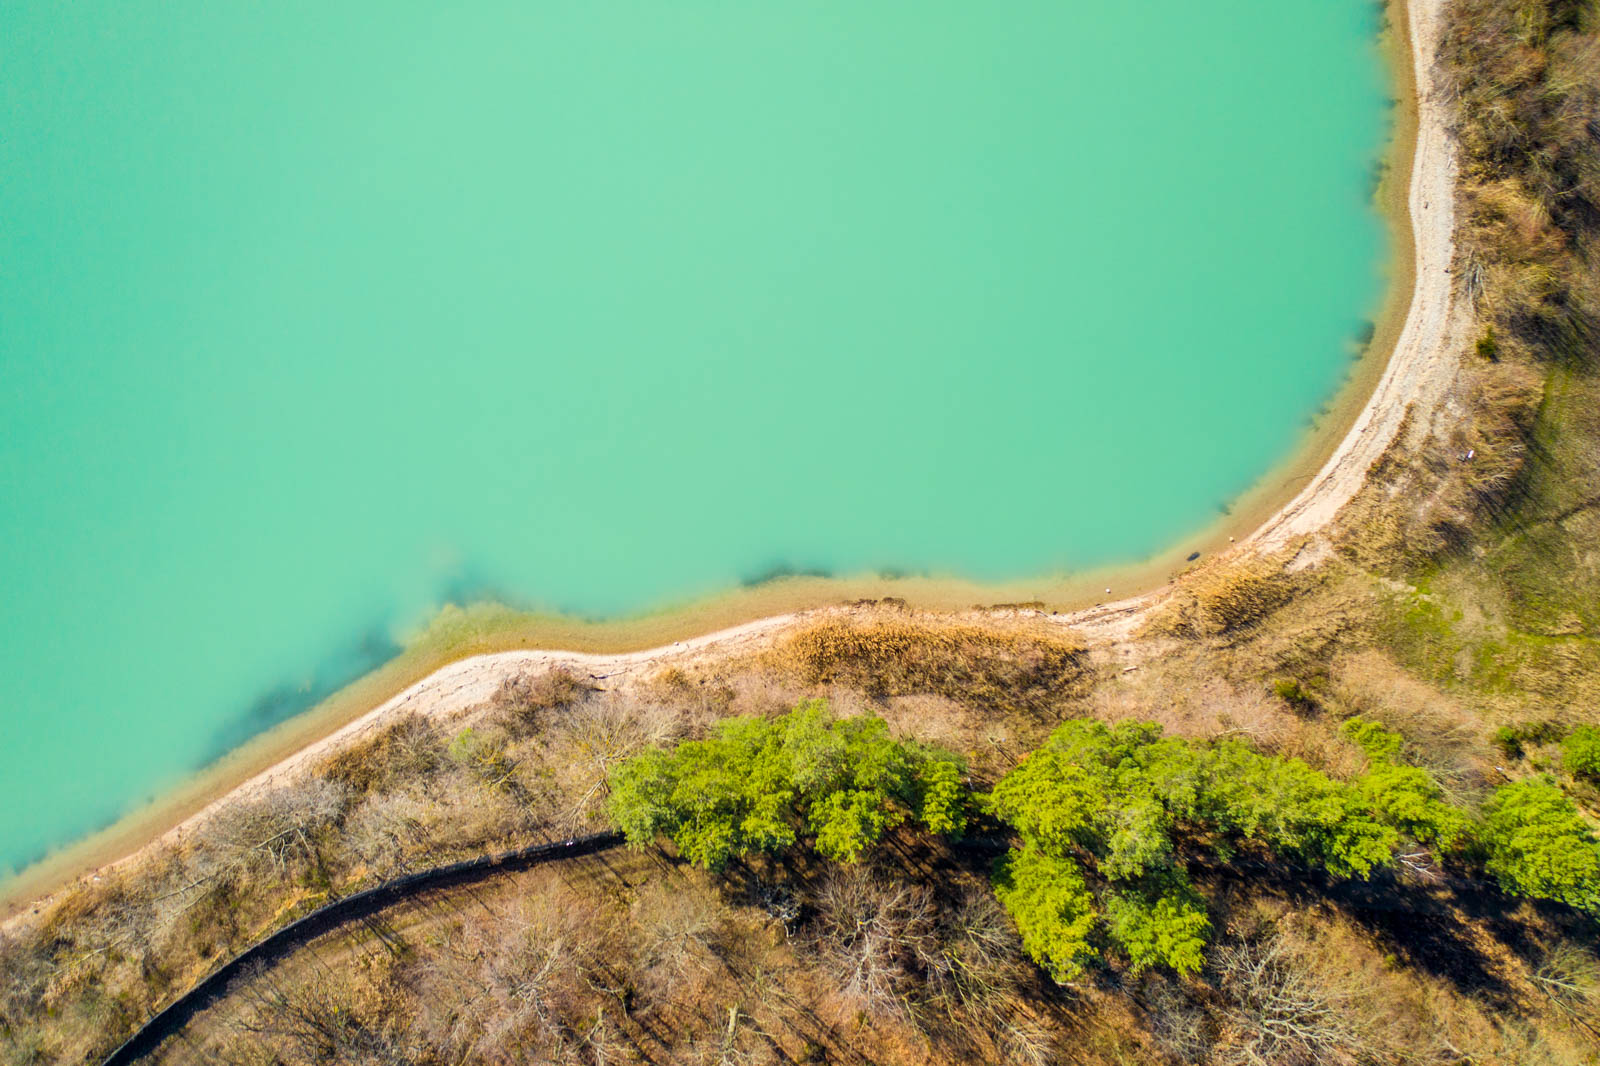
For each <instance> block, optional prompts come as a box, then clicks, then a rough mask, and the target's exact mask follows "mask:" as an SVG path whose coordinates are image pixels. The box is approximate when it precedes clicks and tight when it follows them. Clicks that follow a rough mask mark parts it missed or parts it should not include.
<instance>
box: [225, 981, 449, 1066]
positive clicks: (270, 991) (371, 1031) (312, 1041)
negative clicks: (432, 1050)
mask: <svg viewBox="0 0 1600 1066" xmlns="http://www.w3.org/2000/svg"><path fill="white" fill-rule="evenodd" d="M243 998H244V1002H245V1003H246V1005H247V1007H248V1009H247V1012H246V1013H245V1015H244V1016H243V1017H241V1018H240V1019H238V1020H237V1021H236V1022H235V1025H236V1026H237V1028H238V1029H239V1031H240V1032H242V1033H244V1034H247V1035H249V1036H251V1037H255V1038H258V1039H261V1040H265V1041H269V1042H271V1043H272V1044H273V1045H275V1047H276V1048H277V1049H278V1050H279V1051H280V1053H281V1054H283V1055H284V1057H286V1058H288V1059H289V1061H291V1062H296V1061H298V1062H306V1063H324V1062H339V1063H351V1064H356V1066H410V1064H413V1063H416V1062H417V1061H418V1060H419V1058H420V1057H421V1056H420V1055H419V1053H418V1049H417V1047H416V1046H415V1044H414V1043H413V1042H411V1041H410V1040H408V1039H406V1037H405V1034H403V1033H395V1032H392V1031H391V1029H390V1027H387V1026H382V1025H378V1024H374V1022H373V1021H372V1020H371V1019H369V1018H367V1017H366V1016H365V1015H364V1013H363V1012H361V1011H358V1010H355V1009H353V1008H352V1006H351V1004H350V999H351V996H350V990H349V989H347V988H343V987H340V986H339V984H338V983H337V982H336V981H334V980H331V979H329V978H327V977H325V976H323V975H322V974H321V973H308V974H307V975H305V976H304V977H303V978H301V979H299V980H297V981H296V982H295V983H294V984H292V985H291V984H287V983H284V982H281V981H279V980H278V979H277V978H276V977H275V976H274V975H273V974H271V973H261V974H257V975H256V976H255V977H254V978H253V979H252V980H251V981H250V982H249V983H248V984H247V985H246V987H245V990H244V993H243Z"/></svg>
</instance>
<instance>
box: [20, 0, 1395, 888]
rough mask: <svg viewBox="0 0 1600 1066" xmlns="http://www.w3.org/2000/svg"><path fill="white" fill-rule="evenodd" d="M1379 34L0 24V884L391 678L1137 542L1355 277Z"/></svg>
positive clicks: (1368, 215)
mask: <svg viewBox="0 0 1600 1066" xmlns="http://www.w3.org/2000/svg"><path fill="white" fill-rule="evenodd" d="M1375 20H1376V16H1375V15H1374V11H1373V8H1372V7H1371V6H1370V5H1368V4H1367V3H1364V2H1362V3H1358V2H1347V0H1339V2H1330V0H1315V2H1313V0H1292V2H1285V0H1276V2H1269V0H1236V2H1233V3H1229V4H1226V5H1222V6H1220V7H1219V6H1216V5H1212V6H1210V7H1204V6H1201V5H1193V4H1181V3H1177V2H1174V0H1146V2H1143V3H1139V4H1134V5H1123V6H1120V7H1114V8H1105V9H1094V10H1089V9H1083V8H1082V7H1081V6H1067V5H1056V4H1046V3H1042V2H1029V3H1005V4H1001V5H998V6H996V5H990V6H988V7H978V6H973V5H961V4H956V3H946V2H943V0H938V2H934V3H926V2H924V3H918V4H912V3H909V2H896V3H883V4H873V5H866V6H862V5H855V6H853V7H842V6H836V5H835V6H826V5H795V4H767V5H732V4H719V3H710V2H702V0H691V2H689V3H682V4H674V5H662V4H647V3H617V2H611V0H601V2H597V3H593V4H587V5H579V6H570V5H553V4H530V5H512V4H499V3H485V4H480V5H475V6H473V8H472V10H471V11H468V12H462V11H450V12H445V11H442V10H435V9H432V8H427V7H423V6H421V5H410V4H398V5H397V4H385V5H381V6H380V5H376V4H365V3H351V4H345V5H335V6H334V7H332V8H330V7H328V6H327V5H316V6H313V5H310V4H304V3H294V2H290V3H284V4H276V5H271V6H267V7H255V6H241V5H202V4H198V3H177V4H168V5H159V6H158V5H154V4H146V3H131V4H125V5H119V6H115V7H112V6H105V7H102V8H97V7H93V6H87V7H86V6H82V5H78V6H64V5H59V4H44V3H31V2H28V3H19V4H11V5H7V6H6V8H5V9H4V10H0V34H3V35H4V38H5V39H6V40H7V41H8V42H9V43H10V45H11V47H10V48H9V49H8V57H7V64H6V68H5V70H4V72H3V73H0V128H3V129H4V130H5V131H6V135H5V137H4V138H3V139H0V385H3V388H0V425H3V429H0V499H3V500H4V506H3V507H0V533H3V543H4V545H5V548H6V551H5V553H4V556H3V558H0V572H3V574H4V579H5V587H6V593H5V595H4V596H3V597H0V636H3V638H4V639H3V640H0V725H3V726H4V727H5V728H6V730H7V732H8V734H9V736H10V737H11V740H12V742H11V743H10V744H8V745H6V747H5V749H4V750H3V751H0V790H3V796H0V798H3V800H4V803H3V804H0V868H4V867H8V866H9V867H13V868H14V867H16V866H18V865H21V864H23V863H25V862H27V861H30V860H32V859H34V858H36V857H38V856H39V855H40V854H42V853H43V852H44V851H45V850H46V849H48V848H50V847H53V846H56V845H59V844H62V843H64V842H67V841H70V840H72V839H74V838H77V837H79V836H81V835H82V834H84V833H85V832H87V831H88V830H90V829H92V828H94V827H95V826H97V825H99V824H103V823H104V822H105V821H107V820H108V819H110V818H113V817H115V816H116V815H117V814H118V813H119V812H121V811H123V810H126V809H127V808H128V807H129V806H130V805H132V804H134V803H136V802H138V801H140V800H143V799H145V798H147V797H148V796H150V795H151V794H153V793H155V792H158V791H160V790H163V789H165V788H168V787H170V786H171V784H172V783H173V782H174V781H176V780H178V779H179V778H180V777H181V776H182V775H183V774H185V773H186V772H188V771H190V770H192V769H194V768H195V767H196V766H197V765H199V764H201V763H203V762H205V761H206V760H208V759H210V758H212V757H214V756H216V755H217V754H219V753H220V752H221V751H223V750H226V749H227V748H229V747H230V746H232V745H233V744H236V743H238V742H240V741H242V740H243V739H245V738H246V737H248V736H249V735H250V734H251V733H252V732H254V731H256V730H258V729H260V728H264V727H265V726H267V725H270V724H272V723H273V722H274V721H277V720H279V719H281V718H282V717H284V716H285V715H287V714H289V713H292V712H293V711H295V710H298V709H301V708H303V707H305V706H308V705H310V703H312V702H314V701H315V700H316V699H317V698H318V697H320V696H321V695H324V694H326V693H328V692H329V691H331V690H332V689H333V688H335V687H336V686H337V685H339V684H340V683H342V682H344V681H347V680H349V679H350V678H351V677H353V676H356V675H357V674H359V673H361V672H363V671H365V670H367V669H370V668H371V667H372V666H374V665H376V664H378V663H380V662H382V661H384V660H385V659H387V658H389V657H390V656H392V655H393V654H394V653H395V652H396V651H397V650H398V647H399V645H398V643H397V640H398V634H399V633H400V632H401V631H403V630H404V629H405V628H406V627H407V626H408V625H409V624H411V623H414V622H416V621H417V620H418V619H420V618H423V617H425V616H426V614H427V612H428V611H429V610H430V609H431V608H433V607H435V606H437V605H438V604H439V603H441V602H445V601H447V600H465V599H472V598H476V597H480V596H485V595H488V596H494V597H497V598H500V599H504V600H507V601H510V602H515V603H522V604H529V605H535V606H540V607H544V608H548V609H557V610H566V611H571V612H576V613H581V614H586V615H615V614H621V613H628V612H634V611H639V610H643V609H648V608H652V607H656V606H659V605H661V604H664V603H669V602H674V601H679V600H683V599H686V598H689V597H694V596H701V595H706V594H710V593H714V592H716V591H717V590H719V589H723V588H727V587H730V586H733V585H736V584H738V583H739V582H740V581H742V580H747V579H751V578H753V577H756V576H759V575H762V574H765V573H770V572H773V571H774V570H781V569H785V568H789V569H796V570H819V571H826V572H830V573H840V574H852V573H858V572H864V571H885V570H892V571H898V572H910V573H933V574H953V575H960V576H964V577H969V578H975V579H980V580H985V581H1009V580H1012V579H1017V578H1023V577H1027V576H1029V575H1048V574H1052V573H1058V572H1060V571H1063V570H1066V569H1078V568H1083V567H1088V566H1094V565H1099V564H1104V563H1108V562H1115V561H1119V560H1125V559H1135V558H1139V557H1141V556H1143V555H1146V554H1148V553H1150V552H1152V551H1154V550H1156V549H1159V548H1162V547H1165V546H1168V545H1170V544H1171V543H1172V542H1173V541H1174V540H1175V539H1177V538H1179V537H1181V536H1183V535H1184V534H1185V533H1187V532H1188V531H1191V530H1194V529H1197V528H1198V527H1200V526H1203V525H1205V524H1206V523H1207V522H1208V521H1210V520H1211V519H1213V518H1214V517H1215V516H1216V514H1217V511H1218V508H1219V506H1220V505H1222V504H1224V503H1225V502H1226V501H1228V500H1230V499H1232V498H1233V497H1235V496H1236V495H1237V494H1238V493H1239V492H1241V491H1242V490H1244V489H1245V488H1246V487H1247V486H1249V485H1250V484H1251V483H1252V482H1254V481H1255V480H1256V479H1257V478H1259V477H1260V476H1261V475H1262V474H1263V473H1264V472H1265V471H1266V470H1267V469H1268V468H1269V467H1271V466H1272V465H1273V463H1274V462H1275V461H1277V460H1278V459H1280V458H1281V457H1282V456H1283V455H1284V454H1286V453H1287V452H1288V451H1289V450H1290V449H1291V448H1292V447H1293V446H1294V445H1295V443H1296V442H1297V440H1299V438H1300V436H1301V434H1302V432H1303V430H1304V427H1305V424H1306V421H1307V419H1308V417H1310V416H1311V415H1313V413H1314V412H1315V411H1316V410H1317V409H1318V408H1319V406H1320V405H1322V404H1324V403H1325V402H1326V401H1327V400H1328V399H1329V398H1330V397H1331V396H1332V395H1333V393H1334V391H1335V390H1336V389H1337V387H1338V385H1339V383H1340V381H1341V380H1342V379H1343V377H1344V376H1345V374H1346V373H1347V372H1348V370H1349V369H1350V366H1351V356H1352V352H1353V349H1354V347H1355V345H1356V342H1357V338H1359V336H1360V335H1361V332H1362V328H1363V320H1364V319H1365V318H1366V317H1367V316H1369V315H1370V314H1371V313H1372V311H1373V308H1374V307H1375V306H1376V304H1377V302H1378V298H1379V295H1380V291H1381V285H1382V280H1383V278H1382V261H1383V247H1382V245H1383V239H1382V226H1381V224H1380V221H1379V219H1378V217H1377V215H1376V213H1375V212H1374V210H1373V208H1372V205H1371V201H1370V192H1371V182H1372V168H1373V164H1374V160H1375V159H1376V158H1377V154H1378V152H1379V150H1380V148H1381V145H1382V140H1383V133H1384V128H1385V127H1384V123H1385V96H1386V92H1387V90H1386V84H1385V76H1384V71H1383V68H1382V64H1381V62H1380V59H1379V55H1378V52H1377V48H1376V43H1375V34H1376V30H1377V25H1376V21H1375Z"/></svg>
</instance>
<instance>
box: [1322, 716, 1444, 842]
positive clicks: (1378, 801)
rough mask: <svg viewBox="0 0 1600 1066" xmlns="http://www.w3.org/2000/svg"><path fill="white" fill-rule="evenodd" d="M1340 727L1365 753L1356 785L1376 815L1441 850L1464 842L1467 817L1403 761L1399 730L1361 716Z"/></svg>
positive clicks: (1423, 773) (1433, 783)
mask: <svg viewBox="0 0 1600 1066" xmlns="http://www.w3.org/2000/svg"><path fill="white" fill-rule="evenodd" d="M1340 732H1342V733H1343V734H1344V735H1345V736H1346V737H1348V738H1350V740H1352V741H1353V742H1355V744H1356V745H1357V746H1358V747H1360V748H1361V750H1362V751H1364V752H1366V754H1367V763H1368V768H1367V772H1366V773H1365V774H1363V775H1362V776H1361V777H1359V778H1357V779H1356V787H1357V788H1358V789H1360V790H1361V794H1362V795H1363V796H1364V797H1365V798H1366V801H1367V803H1368V804H1369V805H1370V806H1371V807H1372V809H1373V810H1374V811H1376V812H1377V813H1378V815H1379V817H1381V818H1382V819H1383V820H1384V821H1385V822H1387V823H1388V824H1389V825H1392V826H1394V827H1395V828H1396V829H1398V830H1399V831H1400V832H1402V833H1405V834H1406V835H1407V836H1409V837H1411V838H1412V839H1413V840H1416V841H1418V842H1420V843H1423V844H1428V845H1430V846H1432V847H1434V848H1436V849H1437V850H1439V851H1441V852H1452V851H1457V850H1459V849H1461V848H1462V847H1464V846H1465V844H1466V843H1467V840H1468V837H1469V836H1470V830H1471V822H1470V821H1469V820H1468V818H1467V816H1466V814H1465V813H1464V812H1463V811H1461V810H1459V809H1458V808H1456V807H1453V806H1451V805H1450V804H1449V803H1447V802H1445V799H1444V790H1443V789H1442V788H1440V787H1439V782H1437V781H1436V780H1434V778H1433V775H1432V774H1429V773H1428V772H1427V771H1426V770H1423V769H1421V768H1420V767H1416V766H1412V765H1410V764H1408V763H1406V762H1405V760H1404V759H1403V758H1402V757H1401V754H1400V750H1401V747H1402V745H1403V739H1404V738H1402V737H1401V736H1400V734H1399V733H1397V732H1395V731H1394V730H1392V729H1386V728H1385V727H1383V726H1381V725H1379V724H1378V723H1377V722H1369V721H1367V720H1365V719H1363V718H1359V717H1357V718H1351V719H1349V720H1348V721H1346V722H1345V723H1344V725H1343V726H1341V727H1340Z"/></svg>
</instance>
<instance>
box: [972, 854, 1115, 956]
mask: <svg viewBox="0 0 1600 1066" xmlns="http://www.w3.org/2000/svg"><path fill="white" fill-rule="evenodd" d="M994 893H995V896H996V897H997V898H998V899H999V900H1000V902H1001V904H1002V905H1004V907H1005V909H1006V910H1007V911H1008V912H1009V913H1010V914H1011V919H1012V920H1013V921H1014V922H1016V923H1017V932H1018V934H1019V935H1020V936H1021V937H1022V947H1023V949H1024V950H1025V951H1027V953H1028V954H1029V955H1030V956H1032V957H1033V959H1034V961H1036V962H1038V963H1039V965H1041V966H1043V967H1044V968H1045V972H1047V973H1048V974H1049V975H1050V976H1051V977H1052V978H1053V979H1054V980H1056V981H1061V982H1066V981H1071V980H1072V979H1074V978H1075V977H1077V976H1078V975H1079V974H1080V973H1082V972H1083V967H1084V964H1085V963H1087V962H1089V961H1090V960H1092V959H1094V958H1095V957H1096V953H1095V950H1094V948H1093V947H1092V946H1091V944H1090V937H1091V936H1093V935H1094V931H1095V928H1096V927H1097V926H1098V925H1099V924H1100V912H1099V910H1098V909H1097V908H1096V907H1095V902H1094V894H1093V893H1092V892H1090V891H1089V886H1088V885H1087V884H1086V883H1085V882H1084V879H1083V870H1082V869H1081V868H1080V867H1079V866H1078V864H1077V863H1075V862H1073V861H1072V860H1071V859H1067V858H1062V857H1061V856H1058V855H1046V854H1045V853H1044V852H1042V851H1040V850H1038V849H1037V848H1035V847H1033V846H1031V845H1030V846H1027V847H1024V848H1022V849H1020V850H1015V849H1014V850H1012V851H1010V852H1008V853H1007V854H1006V855H1004V856H1003V857H1002V858H1001V859H1000V861H999V863H997V864H996V866H995V871H994Z"/></svg>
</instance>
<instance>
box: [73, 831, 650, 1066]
mask: <svg viewBox="0 0 1600 1066" xmlns="http://www.w3.org/2000/svg"><path fill="white" fill-rule="evenodd" d="M621 843H622V834H621V833H596V834H593V835H592V836H586V837H576V838H574V839H572V840H557V841H553V842H551V843H549V844H535V845H532V846H531V847H526V848H518V849H517V850H515V851H506V852H502V853H500V854H498V855H484V856H481V857H479V858H476V859H467V860H465V861H464V862H455V863H451V864H450V865H448V866H436V867H434V868H433V869H431V870H420V871H418V872H417V873H414V874H407V875H406V876H404V877H397V878H395V879H394V880H392V881H385V882H384V883H383V884H381V885H378V886H376V887H375V888H369V889H367V890H366V891H364V892H357V893H355V894H354V895H351V896H346V897H344V898H343V899H338V900H334V901H333V902H332V903H328V904H325V905H323V906H321V907H318V908H317V909H316V910H314V911H312V912H311V913H310V914H308V915H306V916H305V917H304V918H301V919H299V920H298V921H294V922H290V923H289V924H288V925H286V926H284V927H283V928H282V929H279V930H278V931H277V932H275V933H271V934H269V935H268V936H267V937H266V938H265V939H263V940H259V941H257V942H256V943H254V944H252V945H251V946H250V947H248V948H245V949H244V950H243V951H241V952H240V953H239V954H237V955H235V956H234V957H233V958H231V959H229V960H228V961H227V962H225V963H223V964H222V965H221V966H219V967H217V969H215V970H213V971H212V972H211V973H210V974H209V975H208V976H207V977H205V978H204V979H203V980H201V982H200V983H199V984H197V985H195V986H194V987H193V988H191V989H189V991H187V992H185V993H184V994H183V995H181V996H179V997H178V998H177V999H175V1000H173V1001H172V1002H171V1003H169V1004H168V1005H167V1006H166V1007H165V1008H164V1009H162V1010H161V1011H160V1012H159V1013H157V1014H156V1015H154V1016H153V1017H151V1018H150V1020H149V1021H147V1022H145V1023H144V1025H143V1026H141V1027H140V1028H139V1030H138V1032H136V1033H134V1034H133V1035H132V1036H130V1037H129V1038H128V1039H127V1041H126V1042H124V1043H123V1045H122V1046H121V1047H119V1048H117V1049H116V1050H115V1051H113V1052H112V1053H111V1054H110V1055H108V1056H106V1058H105V1060H104V1062H103V1063H102V1066H131V1064H132V1063H134V1062H137V1061H138V1060H140V1059H142V1058H144V1057H145V1056H146V1055H148V1054H150V1053H151V1052H152V1051H155V1050H156V1049H157V1048H158V1047H160V1046H161V1042H162V1041H163V1040H165V1039H167V1037H169V1036H172V1035H173V1034H174V1033H176V1032H177V1031H178V1030H179V1029H181V1028H183V1026H184V1025H185V1024H187V1023H188V1021H189V1019H190V1018H193V1017H194V1016H195V1015H196V1014H198V1013H199V1012H200V1011H202V1010H204V1009H205V1008H206V1007H208V1006H210V1005H211V1004H213V1003H215V1002H216V1001H217V1000H219V999H221V998H222V997H223V996H225V995H227V993H228V986H229V985H230V984H232V983H233V981H234V980H235V979H236V978H238V977H241V976H243V975H244V974H245V973H246V972H248V971H249V970H251V969H254V968H255V967H258V966H265V965H267V964H269V963H272V962H274V961H276V960H278V959H281V958H283V957H284V956H285V955H287V954H288V953H289V952H291V951H293V950H294V949H296V948H298V947H300V946H301V945H303V944H305V943H306V942H307V941H309V940H312V939H314V938H316V937H319V936H321V935H322V934H324V933H328V932H332V931H333V930H334V929H337V928H338V927H339V926H341V925H344V924H346V923H347V922H352V921H355V920H357V919H359V918H365V917H369V916H370V915H373V914H376V913H378V912H379V911H381V910H383V909H384V908H386V907H390V906H393V905H394V904H396V903H398V902H400V901H401V900H403V899H406V898H408V897H410V896H414V895H416V894H417V893H419V892H425V891H429V890H432V889H438V888H449V887H452V886H455V885H462V884H466V883H468V882H471V881H479V880H482V879H483V878H485V877H492V876H493V875H495V874H497V873H506V872H509V871H512V870H526V869H528V868H529V867H532V866H540V865H543V864H544V863H549V862H559V861H560V860H562V859H576V858H578V857H579V856H581V855H593V854H595V853H596V852H599V851H608V850H610V849H611V848H615V847H618V846H619V845H621Z"/></svg>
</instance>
